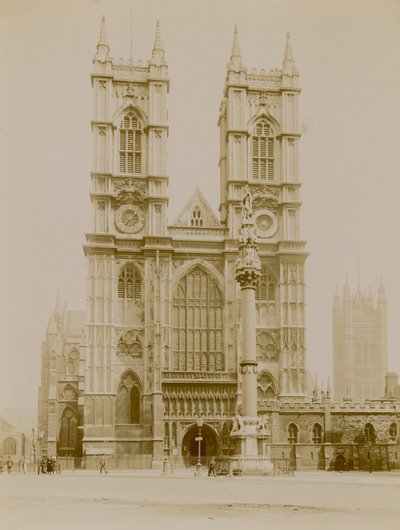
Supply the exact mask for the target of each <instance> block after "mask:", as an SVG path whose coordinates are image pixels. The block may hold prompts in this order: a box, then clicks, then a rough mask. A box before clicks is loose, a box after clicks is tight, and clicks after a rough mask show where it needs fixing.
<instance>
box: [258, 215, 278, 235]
mask: <svg viewBox="0 0 400 530" xmlns="http://www.w3.org/2000/svg"><path fill="white" fill-rule="evenodd" d="M255 224H256V228H257V236H258V237H260V238H263V239H267V238H269V237H272V236H273V235H275V233H276V231H277V230H278V219H277V218H276V216H275V214H273V213H272V212H270V211H268V210H261V211H260V212H258V213H257V215H256V219H255Z"/></svg>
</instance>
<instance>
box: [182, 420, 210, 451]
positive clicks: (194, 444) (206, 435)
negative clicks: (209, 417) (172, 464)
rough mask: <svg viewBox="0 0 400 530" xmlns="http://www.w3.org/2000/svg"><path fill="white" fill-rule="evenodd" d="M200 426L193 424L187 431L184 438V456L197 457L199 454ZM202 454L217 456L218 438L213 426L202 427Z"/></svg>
mask: <svg viewBox="0 0 400 530" xmlns="http://www.w3.org/2000/svg"><path fill="white" fill-rule="evenodd" d="M198 437H199V427H198V425H193V426H192V427H190V428H189V430H188V431H187V432H186V434H185V436H184V437H183V440H182V456H192V457H197V456H198V455H199V440H196V438H198ZM201 438H202V440H201V441H200V456H216V455H217V454H218V439H217V436H216V434H215V432H214V431H213V429H211V427H209V426H208V425H203V426H202V427H201Z"/></svg>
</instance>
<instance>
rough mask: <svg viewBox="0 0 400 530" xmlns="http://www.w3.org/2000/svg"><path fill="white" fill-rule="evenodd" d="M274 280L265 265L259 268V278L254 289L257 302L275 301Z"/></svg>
mask: <svg viewBox="0 0 400 530" xmlns="http://www.w3.org/2000/svg"><path fill="white" fill-rule="evenodd" d="M275 288H276V281H275V279H274V277H273V276H272V274H271V272H270V271H269V269H268V268H267V267H263V268H262V269H261V278H260V281H259V283H258V285H257V289H256V300H257V302H274V301H275Z"/></svg>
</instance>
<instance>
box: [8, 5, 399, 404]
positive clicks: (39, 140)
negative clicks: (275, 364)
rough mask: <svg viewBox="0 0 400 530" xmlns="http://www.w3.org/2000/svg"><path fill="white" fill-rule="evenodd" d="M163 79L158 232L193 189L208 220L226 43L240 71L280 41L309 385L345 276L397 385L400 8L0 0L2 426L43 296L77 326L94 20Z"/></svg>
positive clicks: (328, 365)
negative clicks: (294, 89) (157, 40)
mask: <svg viewBox="0 0 400 530" xmlns="http://www.w3.org/2000/svg"><path fill="white" fill-rule="evenodd" d="M131 9H133V19H134V24H133V35H134V38H133V41H134V45H133V56H134V59H142V60H143V61H146V60H148V59H149V58H150V55H151V49H152V45H153V40H154V30H155V23H156V20H157V19H159V20H160V23H161V33H162V38H163V42H164V48H165V51H166V58H167V61H168V64H169V76H170V79H171V92H170V96H169V105H168V106H169V117H170V137H169V146H168V173H169V176H170V187H169V190H170V197H171V203H170V210H169V215H168V217H169V220H170V221H172V220H173V218H174V216H175V214H176V213H177V211H178V210H179V209H180V208H181V207H182V206H183V202H184V201H185V200H186V199H187V197H188V196H189V195H190V194H191V192H192V191H193V190H194V188H195V186H196V185H197V184H198V183H200V185H201V188H202V190H203V191H204V192H205V194H206V196H207V198H208V200H209V202H210V203H211V205H212V206H213V207H214V209H215V210H217V207H218V202H219V200H218V199H219V198H218V193H219V169H218V152H219V134H218V128H217V118H218V109H219V103H220V100H221V95H222V88H223V82H224V77H225V72H226V63H227V61H228V59H229V55H230V51H231V46H232V36H233V28H234V25H235V24H238V28H239V38H240V47H241V52H242V57H243V62H244V64H245V65H246V66H247V67H248V68H253V67H255V68H258V69H260V68H265V69H267V70H268V69H270V68H274V67H280V66H281V62H282V58H283V50H284V43H285V35H286V32H287V31H290V32H291V34H292V44H293V52H294V56H295V60H296V66H297V68H298V70H299V71H300V84H301V86H302V88H303V92H302V95H301V98H300V121H301V123H302V128H303V131H304V132H303V137H302V140H301V144H300V150H301V151H300V152H301V165H300V174H301V180H302V182H303V188H302V192H301V195H302V200H303V207H302V212H301V218H302V230H301V232H302V237H303V238H304V239H306V240H307V241H308V245H307V246H308V250H309V251H310V256H309V258H308V261H307V266H306V282H307V291H306V293H307V321H308V324H307V342H308V367H309V369H310V371H311V372H312V373H318V377H319V380H320V381H321V379H323V378H325V380H326V378H327V377H328V376H329V375H330V374H331V370H332V329H331V328H332V299H333V295H334V293H335V288H336V285H338V286H339V287H340V290H341V289H342V287H343V283H344V280H345V276H346V274H347V275H348V276H349V281H350V283H351V285H352V286H353V287H354V288H355V287H356V286H357V245H358V247H359V257H360V260H359V261H360V274H359V281H360V286H361V288H362V289H363V290H365V291H366V290H368V288H369V286H370V287H371V289H372V292H373V294H374V297H376V292H377V287H378V284H379V281H380V278H381V276H382V277H383V279H384V283H385V286H386V291H387V297H388V320H389V322H388V335H389V369H390V370H396V371H399V370H400V325H399V324H400V274H399V271H400V246H399V236H398V230H399V227H400V208H399V207H398V202H399V197H400V181H399V176H400V175H399V166H400V165H399V158H400V149H399V142H400V120H399V116H400V99H399V95H400V53H399V50H400V2H399V1H398V0H375V1H369V0H361V1H352V0H344V1H337V0H320V1H314V2H305V1H301V0H298V1H293V2H291V1H285V0H281V1H278V2H273V1H263V0H258V1H257V0H249V1H243V2H240V1H235V0H231V1H225V0H219V1H218V0H213V1H204V0H203V1H197V2H196V1H190V0H186V1H184V0H175V1H170V0H164V1H151V0H147V1H140V0H139V1H136V0H0V72H1V83H0V92H1V97H0V172H1V190H2V195H1V196H2V208H1V210H0V215H1V218H0V227H1V229H0V238H1V239H0V242H1V248H2V252H3V257H2V260H1V269H2V270H1V276H0V277H1V282H2V285H1V304H0V311H1V314H0V331H1V342H0V344H1V357H0V409H1V408H4V407H14V408H33V407H35V406H36V401H37V387H38V385H39V374H40V371H39V370H40V350H41V341H42V340H43V338H44V333H45V329H46V325H47V320H48V317H49V314H50V311H51V309H52V308H53V306H54V303H55V299H56V295H57V290H59V291H60V293H61V296H62V298H63V299H64V300H65V301H66V302H67V304H68V308H69V309H84V308H85V300H86V284H85V278H86V264H85V258H84V254H83V251H82V244H83V242H84V234H85V232H88V231H90V229H91V227H90V201H89V191H90V178H89V172H90V170H91V133H90V123H89V122H90V119H91V109H92V107H91V86H90V71H91V66H92V58H93V55H94V53H95V48H96V43H97V39H98V34H99V28H100V20H101V16H102V15H105V17H106V21H107V30H108V40H109V44H110V47H111V55H112V56H113V57H114V58H115V59H118V58H120V57H121V56H122V57H124V58H126V59H128V58H129V56H130V22H129V20H130V10H131Z"/></svg>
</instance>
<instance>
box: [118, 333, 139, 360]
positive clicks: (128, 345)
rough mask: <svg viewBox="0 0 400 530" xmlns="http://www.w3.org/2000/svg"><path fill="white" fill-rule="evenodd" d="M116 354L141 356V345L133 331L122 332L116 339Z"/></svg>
mask: <svg viewBox="0 0 400 530" xmlns="http://www.w3.org/2000/svg"><path fill="white" fill-rule="evenodd" d="M117 355H129V356H131V357H136V358H141V357H142V355H143V346H142V343H141V341H140V338H139V337H138V335H137V333H136V332H135V331H133V330H129V331H126V332H125V333H123V335H122V336H121V338H120V339H119V341H118V345H117Z"/></svg>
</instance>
